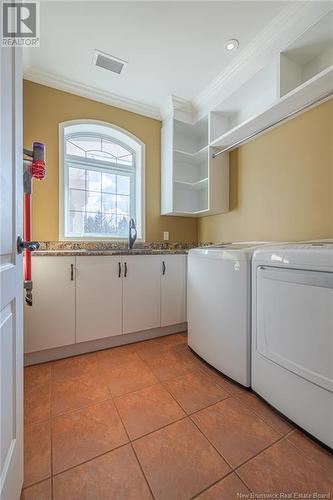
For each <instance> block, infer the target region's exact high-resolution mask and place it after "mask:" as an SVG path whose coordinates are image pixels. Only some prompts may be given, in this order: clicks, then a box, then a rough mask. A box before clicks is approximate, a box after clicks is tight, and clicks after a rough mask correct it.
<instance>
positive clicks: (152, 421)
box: [115, 385, 185, 439]
mask: <svg viewBox="0 0 333 500" xmlns="http://www.w3.org/2000/svg"><path fill="white" fill-rule="evenodd" d="M115 403H116V406H117V408H118V410H119V413H120V416H121V418H122V421H123V422H124V425H125V427H126V429H127V432H128V434H129V436H130V438H131V439H136V438H138V437H140V436H143V435H144V434H147V433H148V432H152V431H155V430H156V429H159V428H160V427H163V426H165V425H167V424H170V423H172V422H175V421H176V420H179V419H180V418H182V417H184V416H185V413H184V412H183V410H182V409H181V407H180V406H179V405H178V404H177V403H176V401H175V400H174V399H173V397H172V396H170V394H169V393H168V392H167V391H166V390H165V389H164V388H163V387H162V386H161V385H153V386H151V387H147V388H146V389H142V390H141V391H136V392H132V393H130V394H126V395H125V396H121V397H120V398H117V399H116V400H115Z"/></svg>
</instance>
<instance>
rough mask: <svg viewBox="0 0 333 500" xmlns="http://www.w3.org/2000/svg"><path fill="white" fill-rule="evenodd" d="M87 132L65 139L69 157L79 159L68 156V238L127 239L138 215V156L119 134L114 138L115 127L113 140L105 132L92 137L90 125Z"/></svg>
mask: <svg viewBox="0 0 333 500" xmlns="http://www.w3.org/2000/svg"><path fill="white" fill-rule="evenodd" d="M68 130H69V129H68ZM82 130H83V128H82ZM85 130H86V134H85V133H84V132H80V134H82V135H79V136H71V135H68V136H67V137H65V151H66V154H68V155H71V156H76V157H77V160H76V161H74V158H73V159H72V161H71V160H66V157H65V160H66V161H67V164H65V167H66V168H67V169H68V173H67V174H66V175H65V180H66V182H68V185H66V186H65V187H66V190H65V193H66V196H67V199H66V207H67V209H68V212H67V214H66V228H67V230H68V233H70V234H68V236H70V235H74V236H84V235H86V236H87V237H88V238H89V237H90V238H91V239H94V238H95V236H100V237H103V236H104V235H105V236H111V237H116V238H117V237H121V238H127V236H128V222H129V218H130V216H131V215H132V216H135V214H134V213H133V209H134V207H135V205H136V204H135V186H136V177H135V176H136V172H135V170H134V163H135V154H136V153H132V151H131V149H130V148H129V146H126V141H125V140H124V145H122V144H121V143H118V141H117V139H116V137H118V135H117V133H115V138H114V139H113V138H112V134H113V131H112V128H110V137H109V138H107V136H103V135H102V134H104V133H105V131H104V129H103V132H101V134H100V135H96V134H94V132H92V133H91V134H89V130H90V129H89V124H87V125H86V128H85ZM95 160H96V162H95ZM103 163H104V165H102V164H103ZM117 165H119V167H117Z"/></svg>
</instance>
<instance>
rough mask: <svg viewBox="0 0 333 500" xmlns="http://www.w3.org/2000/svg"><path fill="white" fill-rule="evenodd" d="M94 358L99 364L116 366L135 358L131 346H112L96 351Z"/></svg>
mask: <svg viewBox="0 0 333 500" xmlns="http://www.w3.org/2000/svg"><path fill="white" fill-rule="evenodd" d="M96 358H97V361H98V363H99V364H102V365H103V366H106V367H109V366H111V367H112V366H118V365H122V364H123V363H128V362H129V361H133V360H134V359H137V356H136V354H135V350H134V349H133V348H131V346H124V347H113V348H112V349H105V350H103V351H99V352H97V353H96Z"/></svg>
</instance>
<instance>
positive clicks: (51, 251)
mask: <svg viewBox="0 0 333 500" xmlns="http://www.w3.org/2000/svg"><path fill="white" fill-rule="evenodd" d="M196 246H197V244H195V243H186V242H174V243H172V242H151V243H142V242H137V243H136V245H135V247H134V248H133V249H132V250H129V249H128V248H127V246H126V244H125V243H116V242H114V243H109V242H85V241H82V242H78V241H43V242H40V249H39V250H38V251H36V252H33V254H32V255H35V256H46V257H47V256H76V255H77V256H91V255H164V254H165V255H172V254H187V253H188V251H189V249H190V248H193V247H196Z"/></svg>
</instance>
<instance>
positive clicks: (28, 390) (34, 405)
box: [24, 363, 51, 424]
mask: <svg viewBox="0 0 333 500" xmlns="http://www.w3.org/2000/svg"><path fill="white" fill-rule="evenodd" d="M50 412H51V364H50V363H44V364H41V365H35V366H28V367H26V368H25V370H24V421H25V423H26V424H31V423H34V422H42V421H43V420H46V419H48V418H50Z"/></svg>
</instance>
